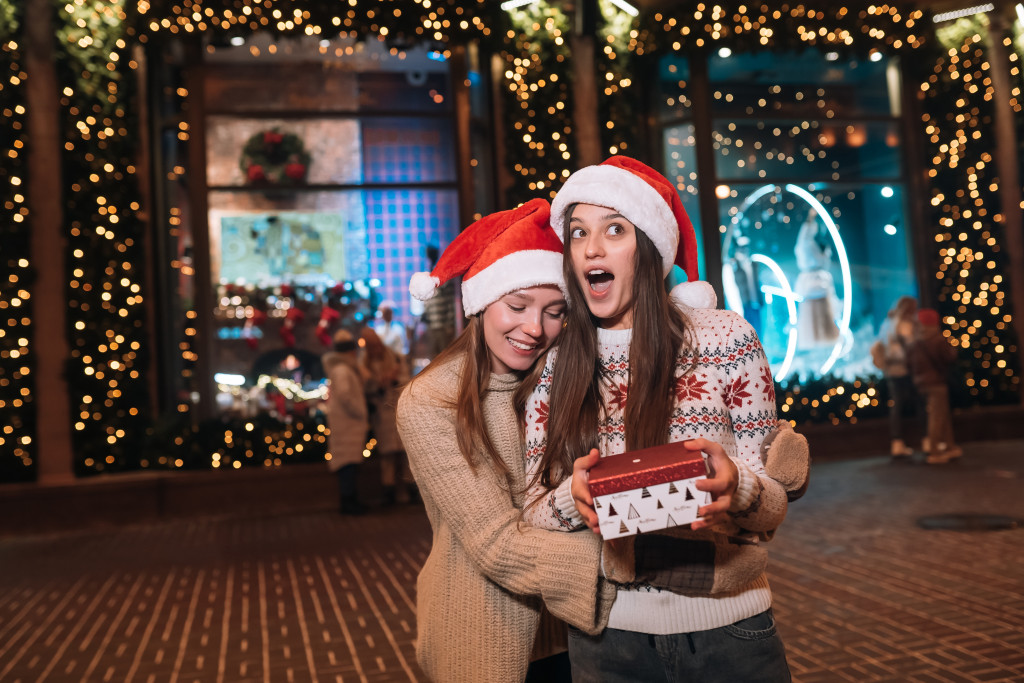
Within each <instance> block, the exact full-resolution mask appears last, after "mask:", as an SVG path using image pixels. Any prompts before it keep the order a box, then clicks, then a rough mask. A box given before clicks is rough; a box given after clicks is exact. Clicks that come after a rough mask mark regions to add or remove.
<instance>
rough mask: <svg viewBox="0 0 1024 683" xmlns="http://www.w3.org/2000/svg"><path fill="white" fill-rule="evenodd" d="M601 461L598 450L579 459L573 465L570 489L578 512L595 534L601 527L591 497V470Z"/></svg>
mask: <svg viewBox="0 0 1024 683" xmlns="http://www.w3.org/2000/svg"><path fill="white" fill-rule="evenodd" d="M600 459H601V454H600V453H598V451H597V449H596V448H591V449H590V452H589V453H587V454H586V455H585V456H583V457H582V458H577V459H576V462H574V463H573V464H572V485H571V486H570V487H569V491H570V492H571V493H572V499H573V501H574V502H575V503H576V511H577V512H579V513H580V517H582V518H583V521H584V522H586V524H587V526H588V527H590V530H591V531H593V532H594V533H595V534H596V533H597V532H598V528H599V525H598V521H597V512H596V511H595V510H594V497H593V496H591V495H590V468H591V467H593V466H594V465H596V464H597V461H598V460H600Z"/></svg>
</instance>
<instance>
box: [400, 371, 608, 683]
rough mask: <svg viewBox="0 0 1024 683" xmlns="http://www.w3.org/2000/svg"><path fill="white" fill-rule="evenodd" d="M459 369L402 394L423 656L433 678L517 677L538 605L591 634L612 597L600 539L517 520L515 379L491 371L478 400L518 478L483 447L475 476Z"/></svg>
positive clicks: (521, 480) (520, 482)
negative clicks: (466, 451)
mask: <svg viewBox="0 0 1024 683" xmlns="http://www.w3.org/2000/svg"><path fill="white" fill-rule="evenodd" d="M460 369H461V361H458V362H449V363H447V364H446V365H443V366H439V367H434V368H431V369H430V371H429V372H427V374H425V375H423V376H420V377H418V378H417V379H415V380H413V382H412V383H411V384H410V385H409V386H408V387H406V389H405V390H404V391H403V392H402V396H401V398H400V399H399V403H398V430H399V432H400V434H401V437H402V441H403V443H404V444H405V447H406V451H407V452H408V454H409V464H410V466H411V469H412V473H413V476H414V477H415V478H416V482H417V484H419V487H420V493H421V494H422V496H423V502H424V505H425V506H426V511H427V516H428V517H429V519H430V525H431V527H432V529H433V545H432V547H431V550H430V554H429V556H428V557H427V560H426V562H425V563H424V565H423V570H422V571H421V572H420V575H419V579H418V581H417V591H416V618H417V627H418V634H417V642H416V656H417V661H418V662H419V664H420V666H421V667H422V668H423V670H424V672H426V674H427V676H429V677H430V679H431V680H433V681H438V682H442V683H458V682H459V681H473V682H474V683H475V682H478V681H487V682H488V683H495V682H499V683H500V682H502V681H509V682H518V681H522V680H523V679H524V677H525V675H526V668H527V666H528V664H529V661H530V653H531V648H532V647H533V644H534V639H535V636H536V633H537V629H538V624H539V623H540V615H541V608H542V606H544V605H546V607H547V608H548V610H550V612H551V613H552V614H553V615H554V616H556V617H558V618H560V619H563V620H565V621H566V622H568V623H569V624H572V625H573V626H576V627H577V628H580V629H582V630H584V631H586V632H587V633H592V634H593V633H597V632H599V631H600V630H601V629H603V628H604V625H605V623H606V621H607V619H608V612H609V608H610V606H611V601H612V600H613V599H614V596H615V589H614V588H613V587H612V586H611V585H610V584H608V583H607V582H605V581H604V580H603V579H601V578H600V577H599V575H598V568H599V564H600V553H601V543H600V539H599V538H597V537H596V536H594V535H592V534H562V533H556V532H552V531H546V530H542V529H536V528H532V527H528V526H526V525H525V524H521V523H520V518H519V515H520V509H521V507H522V504H523V494H522V491H524V489H525V471H524V467H523V462H524V460H523V447H522V440H521V436H520V431H519V426H518V424H517V421H516V417H515V413H514V411H513V408H512V396H513V393H514V391H515V389H516V387H517V386H518V383H519V380H518V379H517V378H516V377H515V376H513V375H501V376H498V375H492V376H491V382H490V386H489V387H488V390H487V392H486V393H485V394H484V396H483V398H482V411H483V416H484V421H485V423H486V425H487V431H488V433H489V434H490V436H491V439H492V440H493V442H494V445H495V447H496V448H497V450H498V453H499V454H500V455H501V458H502V460H503V461H504V462H505V464H506V465H507V467H508V469H509V471H510V472H511V474H510V476H509V477H508V480H506V478H505V477H504V476H501V475H499V474H497V473H496V472H495V471H494V470H493V468H492V467H491V466H490V465H489V464H488V461H487V459H486V455H485V454H484V453H483V451H482V449H481V451H480V452H479V453H478V454H477V458H476V467H475V468H470V467H469V465H468V464H467V463H466V461H465V459H464V458H463V457H462V455H461V454H460V453H459V449H458V445H457V443H458V442H457V440H456V429H457V425H456V421H455V411H454V408H453V407H452V406H451V401H452V397H454V396H455V395H456V389H457V382H458V376H459V372H460Z"/></svg>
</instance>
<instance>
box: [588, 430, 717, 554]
mask: <svg viewBox="0 0 1024 683" xmlns="http://www.w3.org/2000/svg"><path fill="white" fill-rule="evenodd" d="M707 471H708V470H707V465H706V463H705V462H704V456H703V455H702V454H701V452H700V451H690V450H687V449H686V448H684V447H683V444H682V443H670V444H665V445H664V446H654V447H651V448H642V449H639V450H635V451H628V452H626V453H621V454H619V455H609V456H607V457H604V458H601V459H600V460H599V461H598V463H597V465H595V466H594V467H592V468H591V470H590V494H591V495H592V496H593V497H594V509H595V510H596V512H597V518H598V521H599V523H600V528H601V536H602V537H604V538H605V539H611V538H619V537H620V536H632V535H634V534H640V533H646V532H649V531H657V530H659V529H668V528H669V527H674V526H682V525H684V524H689V523H690V522H692V521H694V520H695V519H697V510H698V509H699V508H700V507H701V506H702V505H706V504H708V503H710V502H711V494H710V493H707V492H706V491H699V490H697V488H696V487H695V486H694V483H696V482H697V481H700V480H701V479H707Z"/></svg>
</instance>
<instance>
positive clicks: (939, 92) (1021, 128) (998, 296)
mask: <svg viewBox="0 0 1024 683" xmlns="http://www.w3.org/2000/svg"><path fill="white" fill-rule="evenodd" d="M985 29H986V27H985V26H983V25H981V17H980V16H978V17H966V18H962V19H959V20H957V21H956V22H955V23H952V24H950V25H948V26H946V27H943V28H942V29H940V30H939V31H938V32H937V39H938V41H940V42H941V44H942V46H943V47H945V48H946V49H945V50H944V51H942V52H939V53H938V54H936V55H935V59H934V60H932V61H930V64H931V65H932V66H933V68H932V69H931V70H930V73H924V74H922V77H921V79H920V81H921V83H920V87H919V88H918V93H917V95H918V98H919V100H920V101H921V103H922V108H923V109H924V110H925V111H924V114H923V121H922V123H923V126H924V134H925V135H926V136H927V141H928V144H929V145H930V147H931V155H930V162H931V167H930V168H929V170H928V177H929V179H930V184H931V201H930V202H929V207H930V210H931V221H930V222H931V224H932V225H936V226H938V231H937V233H936V235H935V239H934V242H933V244H934V246H935V251H934V252H932V253H931V254H930V255H929V256H930V257H931V261H932V262H933V263H934V265H935V277H936V279H937V281H938V302H937V308H938V309H939V312H940V313H941V315H942V319H943V323H944V324H943V327H944V329H945V330H946V334H947V336H949V337H950V339H951V341H952V342H953V344H954V345H956V346H959V347H960V348H961V352H960V355H959V367H958V376H962V377H963V380H964V381H963V383H962V384H960V383H957V384H954V385H953V387H952V388H951V389H952V390H951V399H952V400H953V402H954V404H955V405H973V404H977V403H979V402H981V403H1010V402H1013V401H1014V400H1015V399H1016V398H1017V396H1018V389H1019V387H1018V384H1019V382H1020V378H1019V373H1020V371H1021V369H1020V368H1017V367H1016V358H1017V356H1016V348H1017V344H1018V343H1020V340H1018V339H1017V338H1016V335H1015V330H1014V328H1013V326H1012V325H1011V324H1010V322H1011V319H1012V316H1011V313H1010V310H1011V309H1010V307H1009V302H1008V301H1007V299H1006V287H1005V281H1004V278H1003V276H1002V273H1005V272H1007V258H1006V256H1005V255H1004V253H1003V252H1002V250H1001V249H1000V244H1003V243H1004V240H1003V232H1004V228H1003V223H1002V221H1001V217H1000V215H999V206H1000V199H999V196H998V174H999V171H998V168H997V166H996V164H995V161H994V159H993V152H994V150H995V146H996V145H998V144H1000V143H999V141H998V140H997V139H996V138H995V134H994V133H995V125H994V118H993V117H994V113H993V106H994V102H993V92H992V86H991V78H990V73H991V68H992V65H991V63H990V59H991V58H990V56H989V55H988V50H987V49H986V46H985V45H984V43H983V39H982V38H981V36H983V35H986V34H987V31H986V30H985ZM997 39H1002V38H1001V37H999V38H997ZM1011 59H1012V62H1011V64H1010V65H1009V69H1010V72H1011V75H1013V76H1017V77H1018V79H1019V76H1020V59H1019V56H1018V55H1017V54H1011ZM1010 95H1011V98H1012V99H1011V101H1010V102H1009V104H1010V106H1012V107H1013V108H1014V109H1015V111H1016V112H1017V114H1018V116H1017V135H1018V139H1019V140H1024V137H1020V136H1021V135H1022V134H1024V121H1022V117H1021V116H1019V114H1020V112H1021V89H1020V86H1019V85H1017V86H1016V88H1015V89H1014V91H1013V92H1012V93H1010ZM1005 104H1006V103H999V106H1005ZM921 256H922V257H923V256H924V255H923V254H922V255H921Z"/></svg>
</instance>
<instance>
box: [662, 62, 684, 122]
mask: <svg viewBox="0 0 1024 683" xmlns="http://www.w3.org/2000/svg"><path fill="white" fill-rule="evenodd" d="M658 80H659V92H660V93H661V96H660V97H659V98H658V101H657V111H656V115H657V116H658V119H659V120H660V121H673V120H679V119H688V118H690V116H691V114H690V100H689V98H688V97H687V93H688V85H689V81H690V60H688V59H686V58H685V57H680V56H678V55H667V56H665V57H662V58H661V60H660V61H659V62H658Z"/></svg>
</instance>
